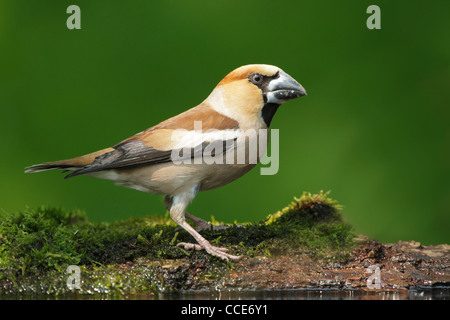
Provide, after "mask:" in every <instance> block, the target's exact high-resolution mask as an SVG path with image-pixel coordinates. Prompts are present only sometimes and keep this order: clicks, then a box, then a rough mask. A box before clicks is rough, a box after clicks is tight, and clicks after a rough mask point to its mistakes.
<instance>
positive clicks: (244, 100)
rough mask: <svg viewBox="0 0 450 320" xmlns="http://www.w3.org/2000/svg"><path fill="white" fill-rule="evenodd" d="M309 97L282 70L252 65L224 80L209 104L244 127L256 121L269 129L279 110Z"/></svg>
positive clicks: (239, 69)
mask: <svg viewBox="0 0 450 320" xmlns="http://www.w3.org/2000/svg"><path fill="white" fill-rule="evenodd" d="M304 95H306V91H305V89H304V88H303V87H302V86H301V85H300V84H299V83H298V82H297V81H296V80H295V79H294V78H292V77H291V76H290V75H288V74H287V73H286V72H284V71H283V70H281V69H280V68H278V67H275V66H271V65H265V64H252V65H245V66H242V67H239V68H237V69H235V70H233V71H232V72H230V73H229V74H228V75H227V76H226V77H225V78H223V79H222V81H220V82H219V83H218V84H217V86H216V88H215V89H214V90H213V92H212V93H211V95H210V96H209V97H208V99H207V102H209V103H210V104H211V106H212V107H213V108H214V109H216V110H217V111H218V112H220V113H222V114H225V115H226V116H228V117H231V118H233V119H235V120H237V121H239V122H240V123H241V124H245V123H248V125H249V126H252V127H253V126H254V123H250V122H254V121H255V120H254V119H257V120H259V121H261V122H262V123H263V124H265V125H266V126H267V127H268V126H269V125H270V122H271V121H272V117H273V115H274V114H275V111H276V110H277V109H278V107H279V106H280V105H281V104H283V103H285V102H287V101H290V100H292V99H295V98H299V97H301V96H304Z"/></svg>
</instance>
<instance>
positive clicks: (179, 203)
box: [166, 192, 241, 260]
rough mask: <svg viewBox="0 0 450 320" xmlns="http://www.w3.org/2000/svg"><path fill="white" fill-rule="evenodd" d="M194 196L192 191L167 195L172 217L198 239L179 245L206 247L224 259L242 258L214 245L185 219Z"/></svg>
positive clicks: (212, 253)
mask: <svg viewBox="0 0 450 320" xmlns="http://www.w3.org/2000/svg"><path fill="white" fill-rule="evenodd" d="M195 193H196V192H195ZM193 196H195V194H194V195H192V192H186V193H182V194H179V195H176V196H173V197H171V198H169V199H168V198H167V197H166V203H167V202H168V201H170V202H171V206H170V210H169V211H170V217H171V218H172V219H173V220H174V221H175V222H176V223H177V224H178V225H179V226H180V227H182V228H183V229H184V230H186V231H187V232H189V233H190V234H191V235H192V236H193V237H194V239H195V240H196V241H197V244H192V243H185V242H180V243H178V246H183V247H184V248H185V249H193V248H194V249H196V250H201V249H205V250H206V252H208V253H209V254H211V255H213V256H216V257H219V258H222V259H225V260H228V259H232V260H238V259H240V258H241V256H235V255H232V254H229V253H226V251H227V249H226V248H219V247H215V246H213V245H212V244H211V243H209V241H208V240H206V239H205V238H204V237H202V235H201V234H200V233H198V231H196V230H195V229H194V228H193V227H192V226H191V225H189V223H187V222H186V220H185V214H186V207H187V205H188V204H189V202H190V201H191V200H192V198H193Z"/></svg>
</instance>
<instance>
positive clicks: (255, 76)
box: [250, 73, 263, 84]
mask: <svg viewBox="0 0 450 320" xmlns="http://www.w3.org/2000/svg"><path fill="white" fill-rule="evenodd" d="M262 78H263V77H262V75H261V74H260V73H254V74H252V75H251V76H250V80H251V82H253V83H254V84H259V83H261V81H262Z"/></svg>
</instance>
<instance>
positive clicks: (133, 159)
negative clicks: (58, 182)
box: [65, 105, 239, 178]
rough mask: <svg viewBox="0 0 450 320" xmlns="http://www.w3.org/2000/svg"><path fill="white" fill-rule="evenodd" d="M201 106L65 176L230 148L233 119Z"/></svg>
mask: <svg viewBox="0 0 450 320" xmlns="http://www.w3.org/2000/svg"><path fill="white" fill-rule="evenodd" d="M200 107H201V108H200ZM205 109H206V108H205V107H203V106H202V105H200V106H199V107H196V108H193V109H190V110H188V111H186V112H184V113H182V114H180V115H178V116H176V117H174V118H171V119H169V120H166V121H164V122H162V123H160V124H159V125H157V126H154V127H152V128H150V129H147V130H145V131H143V132H140V133H138V134H136V135H134V136H132V137H130V138H128V139H126V140H124V141H122V142H120V143H119V144H117V145H115V146H114V147H113V149H112V151H110V152H107V153H104V154H102V155H100V156H98V157H96V158H95V160H94V161H93V162H92V163H91V164H89V165H86V166H84V167H81V168H79V169H76V170H74V171H73V172H72V173H70V174H68V175H67V176H66V177H65V178H70V177H74V176H78V175H81V174H86V173H92V172H97V171H103V170H112V169H124V168H130V167H138V166H144V165H153V164H158V163H165V162H171V161H174V160H175V159H174V157H173V156H174V155H176V161H183V160H187V159H191V158H195V157H198V156H201V155H203V153H204V152H207V153H208V154H209V155H212V156H217V155H218V154H220V153H223V152H225V151H226V150H227V149H229V148H232V147H234V141H235V140H236V139H237V136H238V134H239V130H236V129H237V122H236V121H234V120H232V119H230V118H227V117H225V116H223V115H221V114H219V113H217V112H216V111H214V110H212V109H211V108H210V109H209V110H205ZM212 120H214V121H212ZM194 121H199V122H201V128H200V130H198V128H196V127H195V126H194ZM197 125H199V124H197ZM230 142H231V143H230ZM180 154H181V156H180Z"/></svg>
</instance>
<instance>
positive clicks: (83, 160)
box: [25, 148, 114, 173]
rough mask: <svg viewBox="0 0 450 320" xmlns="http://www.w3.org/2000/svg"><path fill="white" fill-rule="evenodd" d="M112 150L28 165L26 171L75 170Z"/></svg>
mask: <svg viewBox="0 0 450 320" xmlns="http://www.w3.org/2000/svg"><path fill="white" fill-rule="evenodd" d="M112 150H114V149H113V148H106V149H103V150H99V151H97V152H93V153H89V154H86V155H84V156H81V157H77V158H72V159H66V160H60V161H53V162H44V163H40V164H35V165H32V166H29V167H26V168H25V173H36V172H42V171H49V170H64V171H75V170H78V169H81V168H83V167H85V166H88V165H90V164H92V162H94V160H95V158H96V157H98V156H100V155H102V154H105V153H107V152H110V151H112Z"/></svg>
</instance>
